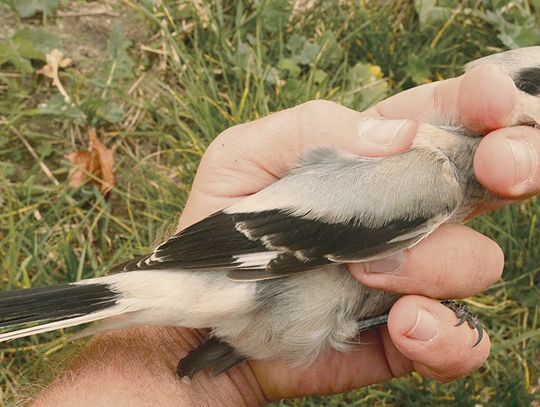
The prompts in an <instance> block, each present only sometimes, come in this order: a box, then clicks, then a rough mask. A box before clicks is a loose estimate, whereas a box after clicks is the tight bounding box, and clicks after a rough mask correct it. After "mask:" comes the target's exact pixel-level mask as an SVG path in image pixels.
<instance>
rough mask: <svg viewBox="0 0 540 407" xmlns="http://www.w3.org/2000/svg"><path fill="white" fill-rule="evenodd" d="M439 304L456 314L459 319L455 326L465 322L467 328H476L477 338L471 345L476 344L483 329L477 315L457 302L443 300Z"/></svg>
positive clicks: (480, 337)
mask: <svg viewBox="0 0 540 407" xmlns="http://www.w3.org/2000/svg"><path fill="white" fill-rule="evenodd" d="M441 304H443V305H444V306H446V307H448V308H450V309H451V310H452V311H454V313H455V314H456V316H457V317H458V318H459V321H458V323H457V324H456V325H455V326H460V325H463V323H465V322H467V325H469V328H471V329H476V330H477V331H478V339H477V340H476V343H475V344H474V345H473V348H474V347H475V346H476V345H478V344H479V343H480V342H481V341H482V338H483V337H484V329H483V328H482V324H481V323H480V321H479V320H478V317H477V316H476V315H474V314H473V313H472V312H471V311H469V309H468V308H467V307H466V306H465V305H463V304H460V303H458V302H455V301H450V300H445V301H442V302H441Z"/></svg>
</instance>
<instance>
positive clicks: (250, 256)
mask: <svg viewBox="0 0 540 407" xmlns="http://www.w3.org/2000/svg"><path fill="white" fill-rule="evenodd" d="M279 254H280V252H278V251H269V252H258V253H246V254H239V255H236V256H234V259H235V265H236V266H237V267H239V268H251V269H262V270H264V269H266V266H268V263H270V262H271V261H272V260H274V259H275V258H276V257H277V256H279Z"/></svg>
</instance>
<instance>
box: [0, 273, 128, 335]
mask: <svg viewBox="0 0 540 407" xmlns="http://www.w3.org/2000/svg"><path fill="white" fill-rule="evenodd" d="M129 308H130V307H129V305H127V304H126V303H125V302H124V301H123V299H122V295H121V294H120V293H119V292H117V291H115V290H113V289H112V288H111V285H110V284H108V283H107V279H106V278H103V279H93V280H91V281H89V280H87V281H85V282H80V283H72V284H62V285H56V286H52V287H43V288H30V289H23V290H13V291H4V292H0V329H1V330H4V328H15V330H13V331H11V332H6V333H0V342H4V341H8V340H11V339H16V338H21V337H24V336H29V335H33V334H38V333H42V332H48V331H52V330H54V329H60V328H67V327H70V326H74V325H79V324H83V323H86V322H92V321H97V320H100V319H104V318H108V317H112V316H115V315H119V314H122V313H125V312H127V311H128V309H129ZM36 323H37V324H36ZM27 324H34V325H33V326H30V327H22V328H21V326H26V325H27ZM17 328H20V329H17Z"/></svg>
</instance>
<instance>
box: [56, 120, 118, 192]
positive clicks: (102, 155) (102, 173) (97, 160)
mask: <svg viewBox="0 0 540 407" xmlns="http://www.w3.org/2000/svg"><path fill="white" fill-rule="evenodd" d="M88 138H89V141H90V146H89V148H88V150H81V151H76V152H74V153H71V154H68V155H67V157H66V158H67V159H68V160H69V161H70V162H71V163H72V164H73V169H72V170H71V173H70V175H69V186H70V187H72V188H79V187H81V186H82V185H84V184H86V183H88V182H90V183H92V184H96V185H98V186H99V187H100V190H101V193H102V194H103V195H107V194H108V193H109V192H110V191H111V189H112V188H113V187H114V185H115V181H114V171H113V165H114V149H110V148H107V147H106V146H105V144H103V143H102V142H101V141H100V140H99V139H98V138H97V135H96V129H93V128H91V129H90V130H88ZM89 174H92V175H93V176H94V177H95V178H94V177H91V176H89Z"/></svg>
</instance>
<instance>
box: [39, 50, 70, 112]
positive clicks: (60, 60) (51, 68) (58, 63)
mask: <svg viewBox="0 0 540 407" xmlns="http://www.w3.org/2000/svg"><path fill="white" fill-rule="evenodd" d="M45 57H46V58H47V65H45V66H44V67H43V68H41V69H38V70H37V73H38V74H41V75H45V76H46V77H47V78H51V79H52V80H53V85H54V86H56V88H57V89H58V91H59V92H60V93H61V94H62V96H64V100H65V101H66V103H69V101H70V97H69V95H68V94H67V92H66V90H65V89H64V87H63V86H62V83H61V82H60V78H59V77H58V69H59V68H65V67H67V66H69V65H71V63H72V62H73V61H72V60H71V59H70V58H64V53H63V52H62V51H60V50H59V49H56V48H55V49H53V50H52V51H51V52H50V53H48V54H46V55H45Z"/></svg>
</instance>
